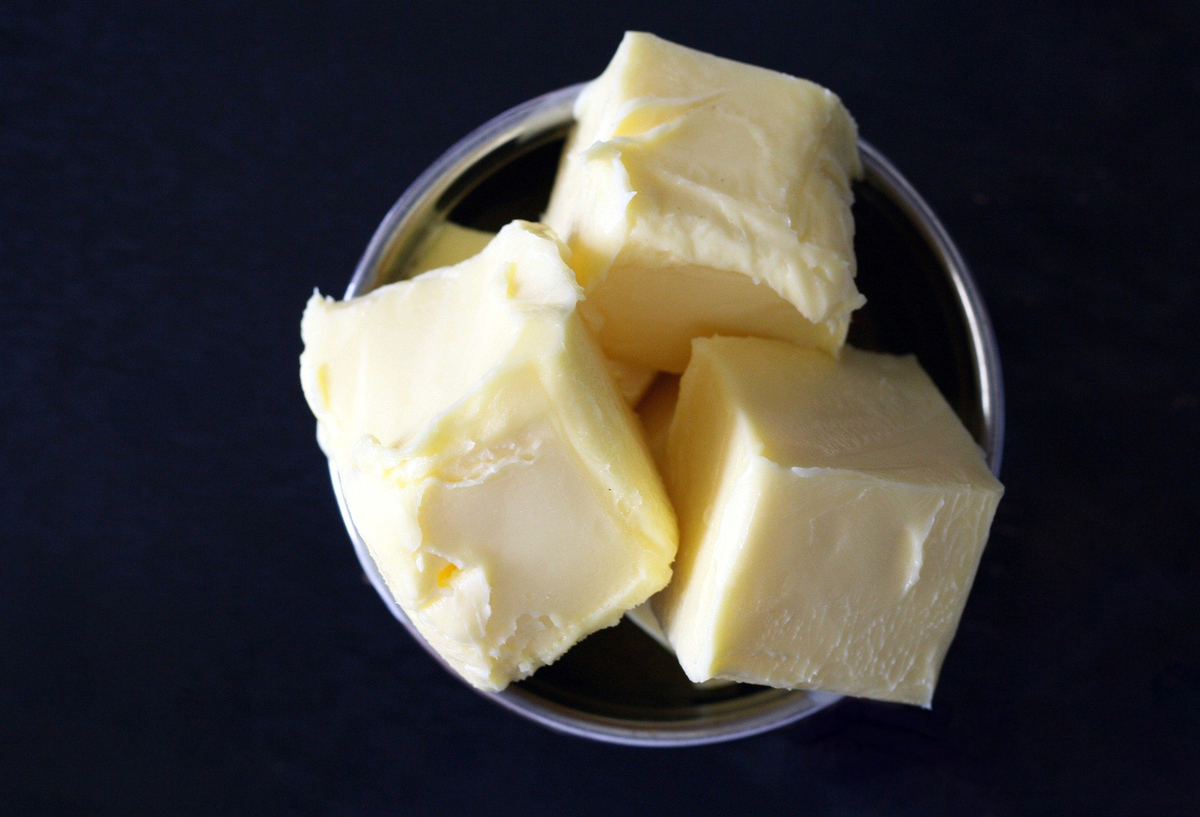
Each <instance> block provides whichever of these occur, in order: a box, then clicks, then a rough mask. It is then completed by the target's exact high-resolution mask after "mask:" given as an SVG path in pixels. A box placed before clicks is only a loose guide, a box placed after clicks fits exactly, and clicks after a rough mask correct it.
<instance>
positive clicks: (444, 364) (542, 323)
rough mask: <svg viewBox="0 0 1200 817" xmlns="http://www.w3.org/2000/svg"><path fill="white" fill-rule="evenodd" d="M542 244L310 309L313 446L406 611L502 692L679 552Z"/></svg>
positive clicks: (633, 436)
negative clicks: (334, 470)
mask: <svg viewBox="0 0 1200 817" xmlns="http://www.w3.org/2000/svg"><path fill="white" fill-rule="evenodd" d="M563 251H564V248H563V246H562V245H561V244H560V243H559V242H558V241H557V240H556V239H555V238H554V237H553V234H552V233H550V231H549V230H547V229H546V228H544V227H542V226H540V225H533V224H529V223H525V222H514V223H513V224H511V225H509V226H507V227H505V228H504V229H503V230H501V232H500V233H499V234H498V235H497V237H496V238H495V239H494V240H493V241H491V242H490V243H489V244H488V245H487V247H486V248H485V249H484V250H483V251H482V252H480V253H479V254H477V255H475V256H474V257H473V258H471V259H469V260H467V261H465V262H463V263H460V264H458V265H456V266H453V267H448V268H444V269H439V270H435V271H431V272H427V273H425V274H424V275H421V276H419V277H417V278H415V279H412V280H411V281H401V282H399V283H395V284H391V285H388V286H385V287H382V288H380V289H378V290H376V291H374V292H372V293H370V294H369V295H366V296H363V297H361V298H356V299H353V300H350V301H346V302H340V303H339V302H335V301H332V300H330V299H327V298H322V297H320V296H319V295H314V296H313V298H312V300H310V301H309V304H308V307H307V309H306V310H305V314H304V320H303V323H302V334H303V337H304V343H305V349H304V353H303V355H302V356H301V361H300V375H301V382H302V385H303V387H304V392H305V396H306V398H307V400H308V402H309V405H310V407H311V408H312V410H313V413H314V414H315V415H316V417H317V420H318V429H319V440H320V442H321V445H322V447H323V448H324V450H325V451H326V453H327V454H328V455H329V456H330V457H331V458H332V459H333V460H334V462H335V463H336V465H337V467H338V471H339V474H340V478H341V483H342V490H343V494H344V497H345V500H346V505H347V508H348V509H349V512H350V516H351V518H352V519H353V522H354V525H355V527H356V528H357V530H358V532H359V534H360V535H361V536H362V539H363V541H364V542H365V543H366V545H367V548H368V550H369V551H370V553H371V556H372V558H373V559H374V561H375V564H376V566H377V567H378V568H379V572H380V573H381V575H382V576H383V578H384V580H385V581H386V583H387V585H388V587H389V588H390V590H391V592H392V594H393V596H394V597H395V599H396V601H397V602H398V603H399V604H400V606H401V607H402V608H403V610H404V612H405V613H406V614H407V616H408V617H409V619H410V620H411V621H412V622H413V624H414V625H415V626H416V628H417V629H418V630H419V631H420V632H421V634H422V635H423V636H424V637H425V639H426V640H427V641H428V643H429V644H430V645H431V646H432V647H433V648H434V649H435V650H436V651H437V652H438V653H439V654H440V655H441V656H442V658H444V659H445V660H446V661H447V662H448V663H449V664H450V665H451V666H452V667H453V668H454V669H455V670H456V671H458V672H459V673H460V674H461V675H462V676H463V677H464V678H465V679H466V680H467V681H469V682H470V683H471V684H473V685H475V686H477V687H480V688H483V689H493V690H495V689H501V688H503V687H504V686H505V685H507V684H508V683H509V682H510V681H512V680H514V679H518V678H522V677H525V676H527V675H529V674H530V673H532V672H533V671H534V670H535V669H537V668H538V667H539V666H542V665H544V664H547V663H549V662H551V661H553V660H555V659H556V658H557V657H558V656H560V655H561V654H562V653H563V652H565V651H566V650H567V649H568V648H569V647H570V646H572V645H573V644H574V643H575V642H577V641H578V640H579V639H581V638H583V637H584V636H586V635H588V634H589V633H591V632H593V631H595V630H597V629H600V628H602V627H607V626H610V625H613V624H615V623H616V622H617V621H618V620H619V619H620V616H621V614H622V613H623V612H625V611H626V610H628V609H629V608H631V607H633V606H635V605H637V604H639V603H641V602H642V601H644V600H645V599H646V598H647V597H648V596H649V595H650V594H652V593H653V592H655V591H657V590H658V589H660V588H661V587H662V586H663V585H665V584H666V582H667V580H668V578H669V576H670V564H671V560H672V558H673V557H674V553H675V547H676V542H677V535H676V528H675V520H674V515H673V513H672V511H671V508H670V506H669V504H668V503H667V500H666V496H665V494H664V491H663V488H662V484H661V480H660V479H659V477H658V475H657V472H656V471H655V469H654V467H653V465H652V463H651V461H650V457H649V454H648V453H647V451H646V448H645V444H644V442H643V440H642V438H641V433H640V431H639V430H638V429H637V427H636V425H635V423H636V421H635V419H634V417H633V415H632V413H631V411H630V409H629V408H628V406H627V405H626V404H625V402H624V401H623V400H622V399H621V397H620V396H619V395H618V394H617V392H616V389H615V387H614V385H613V383H612V380H611V378H610V377H609V376H608V374H607V373H606V371H605V369H604V361H603V358H602V356H601V354H600V352H599V349H598V348H597V347H596V345H595V342H594V341H593V340H592V339H591V337H590V336H589V335H588V334H587V331H586V330H585V329H584V326H583V324H582V322H581V321H580V319H579V316H578V314H577V313H576V311H575V308H576V303H577V301H578V299H579V297H580V291H579V289H578V287H577V285H576V283H575V278H574V275H573V273H572V272H571V270H570V269H569V268H568V267H567V266H566V264H565V263H564V261H563V257H562V252H563Z"/></svg>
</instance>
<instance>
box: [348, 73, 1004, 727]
mask: <svg viewBox="0 0 1200 817" xmlns="http://www.w3.org/2000/svg"><path fill="white" fill-rule="evenodd" d="M585 85H586V83H580V84H576V85H570V86H567V87H565V88H560V89H558V90H556V91H551V92H550V93H547V94H543V95H542V96H539V97H535V98H533V99H530V100H528V101H526V102H523V103H521V104H519V105H516V106H515V107H513V108H510V109H509V110H507V111H505V112H503V113H501V114H500V115H498V116H496V117H494V118H493V119H491V120H489V121H488V122H485V123H484V124H483V125H481V126H479V127H478V128H476V129H475V130H473V131H471V132H470V133H469V134H467V135H466V136H465V137H463V138H462V139H460V140H459V141H458V142H456V143H455V144H454V145H453V146H451V147H450V148H449V149H448V150H447V151H446V152H445V153H443V154H442V155H441V156H439V157H438V158H437V159H436V160H435V161H434V162H433V163H432V164H431V165H429V167H428V168H426V169H425V171H424V172H422V173H421V175H420V176H418V177H417V179H416V180H415V181H414V182H413V183H412V184H411V185H409V187H408V188H407V189H406V190H405V191H404V193H403V194H402V195H401V196H400V198H399V199H397V201H396V203H395V204H394V205H392V207H391V209H389V210H388V212H387V215H386V216H384V218H383V220H382V221H381V222H380V224H379V226H378V227H377V228H376V230H375V232H374V234H373V235H372V237H371V240H370V242H369V243H368V244H367V248H366V250H365V251H364V252H363V255H362V257H361V258H360V259H359V262H358V265H357V266H356V267H355V270H354V275H353V276H352V278H351V279H350V283H349V285H348V286H347V287H346V291H345V295H344V297H345V298H346V299H349V298H353V297H356V296H358V295H361V294H364V292H365V291H366V290H367V288H368V287H370V286H371V284H372V283H373V281H374V279H375V277H376V272H377V270H378V269H379V268H380V266H381V265H382V264H383V262H384V261H385V259H386V257H387V255H388V253H389V250H390V249H391V248H392V247H393V245H394V243H395V241H396V240H397V237H398V236H400V235H401V234H402V232H403V231H404V229H405V228H410V229H416V228H415V227H412V225H409V224H408V223H407V222H408V219H409V216H410V214H412V213H418V214H425V213H427V212H429V211H430V209H431V208H432V207H433V206H434V204H435V203H437V202H439V201H440V200H441V199H442V198H443V196H444V195H445V194H446V193H447V192H448V191H449V190H450V188H451V185H452V183H453V182H454V181H455V180H456V179H457V178H458V176H459V175H460V173H461V172H462V171H463V170H465V169H466V168H469V167H471V166H472V165H474V164H475V163H476V162H477V161H479V160H480V159H482V158H484V157H486V156H488V155H489V154H491V153H492V152H493V151H495V150H496V149H497V148H498V147H500V146H501V145H504V144H507V143H512V144H515V145H518V146H519V145H521V144H522V143H524V142H528V141H530V140H532V139H534V138H536V137H538V136H539V135H542V134H544V133H545V132H546V131H548V130H550V129H553V128H557V127H561V126H562V125H564V124H566V123H567V122H569V121H570V120H571V118H572V115H573V108H574V102H575V99H576V97H578V95H579V92H580V91H581V90H582V89H583V88H584V87H585ZM859 152H860V154H861V156H862V161H863V167H864V169H865V171H866V174H867V176H869V177H872V178H873V181H874V182H875V183H876V184H878V185H880V186H881V187H882V188H883V189H884V191H885V192H886V193H888V194H889V196H890V197H891V199H892V200H893V201H894V202H895V203H896V204H897V205H898V206H899V207H900V208H901V210H902V211H903V212H904V214H905V216H907V217H908V218H909V220H910V221H911V222H912V224H913V225H914V226H915V227H916V228H917V229H918V231H919V232H920V234H921V236H922V238H923V239H924V240H925V241H926V243H927V244H928V245H929V246H930V248H931V249H932V250H933V251H934V252H935V254H936V255H937V257H938V260H939V261H940V262H941V265H942V266H943V268H944V269H946V271H947V272H948V273H949V275H950V278H951V281H952V283H953V285H954V288H955V292H956V294H957V297H958V300H959V302H960V304H961V305H962V306H963V312H964V314H965V317H966V319H967V328H968V332H969V336H970V341H971V346H972V358H973V364H974V368H975V376H976V382H977V383H978V384H979V386H980V409H981V414H982V416H983V421H984V426H983V437H984V439H983V446H982V447H983V449H984V452H985V454H986V456H987V461H988V464H989V466H990V467H991V470H992V472H993V473H994V474H996V475H997V476H998V475H999V473H1000V462H1001V455H1002V451H1003V446H1004V387H1003V378H1002V373H1001V368H1000V355H999V350H998V348H997V346H996V338H995V333H994V332H993V330H992V324H991V319H990V317H989V316H988V312H987V309H986V307H985V305H984V302H983V297H982V295H981V293H980V291H979V287H978V285H977V284H976V283H975V280H974V278H973V277H972V275H971V273H970V271H969V270H968V268H967V265H966V262H965V261H964V260H963V257H962V254H961V253H960V252H959V250H958V248H957V247H956V246H955V244H954V242H953V240H952V239H951V238H950V235H949V233H948V232H947V231H946V228H945V227H944V226H943V225H942V223H941V221H940V220H939V219H938V217H937V216H936V215H935V214H934V212H933V210H932V208H930V206H929V205H928V203H927V202H926V201H925V200H924V199H923V198H922V197H921V195H920V194H919V193H917V191H916V189H915V188H914V187H913V186H912V184H911V183H909V182H908V180H907V179H905V178H904V176H903V175H902V174H901V173H900V171H899V170H897V169H896V167H895V166H894V165H893V164H892V163H891V162H890V161H888V159H887V158H886V157H884V156H883V154H882V153H880V152H879V151H878V150H877V149H876V148H875V147H873V146H872V145H870V144H869V143H868V142H865V141H863V140H862V139H860V140H859ZM464 192H466V191H464ZM446 209H448V208H446ZM418 226H419V225H418ZM329 471H330V478H331V482H332V485H333V491H334V494H335V497H336V499H337V504H338V509H339V511H340V512H341V515H342V520H343V522H344V524H345V526H346V531H347V533H348V534H349V536H350V539H351V542H352V544H353V546H354V551H355V554H356V556H357V557H358V560H359V563H360V564H361V567H362V569H363V571H364V573H365V574H366V576H367V579H368V581H369V582H370V583H371V586H372V587H374V588H375V591H376V592H377V593H378V594H379V596H380V598H381V599H382V600H383V602H384V603H385V604H386V605H387V607H388V609H389V610H391V612H392V614H393V615H394V616H395V617H396V619H397V620H399V621H400V623H401V624H403V625H404V627H405V629H407V630H408V631H409V633H410V634H411V635H412V636H413V638H415V639H416V641H417V643H418V644H420V645H421V646H422V647H423V648H424V649H425V650H426V652H428V653H429V654H430V655H431V656H433V658H434V659H435V660H436V661H437V662H438V663H439V664H441V665H442V666H443V667H444V668H445V669H446V670H447V671H448V672H450V674H451V675H453V676H454V677H455V678H457V679H458V680H459V681H460V682H461V683H463V684H466V681H464V680H463V679H462V678H461V676H459V675H458V673H457V672H455V671H454V670H453V669H452V668H451V667H450V666H449V665H448V664H447V663H446V661H445V660H444V659H442V657H441V656H440V655H438V653H437V652H436V651H435V650H434V649H433V648H432V647H430V646H429V644H428V643H427V642H426V641H425V639H424V638H423V637H422V636H421V635H420V633H419V632H418V631H417V629H416V627H415V626H414V625H413V623H412V622H411V621H410V620H409V619H408V617H407V615H405V613H404V611H403V610H402V609H401V607H400V605H399V604H397V603H396V601H395V600H394V599H393V598H392V595H391V592H390V590H389V589H388V588H387V585H386V583H385V582H384V580H383V577H382V576H381V575H380V573H379V570H378V569H377V568H376V566H375V562H374V560H373V559H372V558H371V555H370V553H369V552H368V551H367V548H366V544H365V543H364V542H363V540H362V537H361V536H360V535H359V533H358V531H357V529H356V528H355V526H354V521H353V519H352V518H351V517H350V512H349V509H348V508H347V506H346V500H345V496H344V494H343V491H342V484H341V477H340V475H339V473H338V471H337V468H336V467H335V466H334V464H333V463H332V461H331V462H330V463H329ZM466 685H467V686H468V687H469V688H470V689H471V690H473V691H474V692H476V693H478V694H480V695H482V696H484V697H486V698H488V699H490V700H492V701H493V702H495V703H498V704H500V705H501V706H503V707H504V708H505V709H508V710H509V711H511V712H515V713H516V714H518V715H521V716H522V717H524V718H527V719H529V720H532V721H534V722H536V723H539V724H541V725H542V726H545V727H547V728H549V729H551V730H554V731H556V732H562V733H566V734H570V735H575V736H578V737H584V738H589V739H591V740H597V741H601V742H605V743H613V744H621V745H627V746H647V747H672V746H675V747H678V746H696V745H703V744H710V743H720V742H724V741H729V740H736V739H740V738H744V737H750V736H752V735H757V734H761V733H763V732H767V731H770V730H773V729H778V728H780V727H783V726H787V725H788V724H792V723H795V722H796V721H798V720H801V719H803V718H806V717H809V716H811V715H814V714H816V713H817V712H820V711H822V710H825V709H828V708H829V707H832V706H834V705H836V704H837V703H839V702H840V701H842V700H843V696H841V695H837V694H834V693H830V692H823V691H819V690H772V689H764V690H763V691H762V692H760V693H755V694H754V695H751V696H747V697H746V698H742V699H739V700H741V701H747V700H750V701H751V703H750V704H749V705H743V706H740V707H738V708H737V709H736V710H732V711H729V712H724V713H722V712H719V711H718V712H716V713H714V714H710V715H707V716H706V717H705V718H704V719H702V720H679V721H673V720H658V721H641V720H633V719H625V718H614V717H606V716H600V715H593V714H590V713H581V712H580V711H578V710H575V709H572V708H570V707H568V706H564V705H562V704H559V703H555V702H553V701H549V700H547V699H545V698H542V697H540V696H538V695H536V694H535V693H533V692H531V691H530V690H527V689H524V688H522V687H521V686H519V685H517V684H513V685H510V686H509V687H508V688H506V689H504V690H502V691H500V692H490V691H487V690H481V689H477V688H476V687H472V686H470V685H469V684H466ZM753 699H761V700H758V701H757V702H755V701H753ZM714 708H716V709H719V708H720V706H719V705H716V706H715V707H714Z"/></svg>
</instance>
